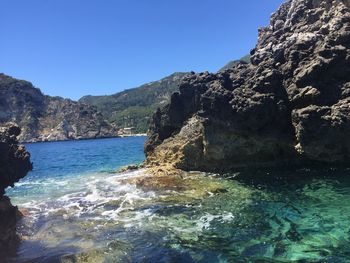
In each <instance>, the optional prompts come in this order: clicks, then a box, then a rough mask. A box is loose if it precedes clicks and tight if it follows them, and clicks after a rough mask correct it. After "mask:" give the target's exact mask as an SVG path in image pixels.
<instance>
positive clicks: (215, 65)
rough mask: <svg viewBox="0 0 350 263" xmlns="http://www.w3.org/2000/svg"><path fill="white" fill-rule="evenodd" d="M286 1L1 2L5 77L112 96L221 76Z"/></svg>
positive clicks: (49, 88)
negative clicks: (198, 75)
mask: <svg viewBox="0 0 350 263" xmlns="http://www.w3.org/2000/svg"><path fill="white" fill-rule="evenodd" d="M282 2H283V0H265V1H261V0H243V1H241V0H30V1H29V0H0V4H1V12H0V32H1V33H0V34H1V39H0V72H3V73H5V74H8V75H11V76H13V77H16V78H20V79H25V80H28V81H31V82H32V83H33V84H34V85H35V86H36V87H39V88H40V89H41V90H42V91H43V92H44V93H45V94H48V95H55V96H56V95H58V96H62V97H68V98H72V99H78V98H80V97H81V96H83V95H87V94H93V95H103V94H112V93H115V92H117V91H121V90H124V89H127V88H132V87H136V86H139V85H141V84H144V83H147V82H150V81H153V80H158V79H160V78H162V77H165V76H167V75H169V74H171V73H173V72H175V71H191V70H193V71H196V72H199V71H205V70H208V71H212V72H213V71H217V70H218V69H219V68H220V67H222V66H223V65H224V64H226V63H227V62H228V61H229V60H232V59H237V58H239V57H241V56H243V55H245V54H247V53H248V52H249V50H250V49H251V48H252V47H254V45H255V43H256V39H257V29H258V27H260V26H264V25H267V24H268V22H269V16H270V14H271V13H272V12H273V11H275V10H276V8H277V7H278V6H279V5H280V4H281V3H282Z"/></svg>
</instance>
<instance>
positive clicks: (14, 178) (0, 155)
mask: <svg viewBox="0 0 350 263" xmlns="http://www.w3.org/2000/svg"><path fill="white" fill-rule="evenodd" d="M20 132H21V130H20V129H19V128H18V127H17V126H13V125H11V126H8V127H3V128H0V233H1V235H0V258H2V256H1V255H3V254H7V255H8V254H9V251H10V250H12V249H14V248H15V247H16V245H17V244H18V242H19V237H18V236H17V234H16V223H17V220H18V219H19V218H20V217H21V213H20V212H19V211H18V208H17V207H15V206H13V205H12V204H11V202H10V199H9V198H8V197H7V196H5V189H6V188H7V187H10V186H11V187H13V186H14V184H15V183H16V182H18V181H19V180H20V179H21V178H23V177H24V176H26V174H27V173H28V172H29V171H30V170H31V169H32V163H31V162H30V154H29V153H28V152H27V151H26V149H25V148H24V146H21V145H18V141H17V136H19V134H20ZM4 252H5V253H4Z"/></svg>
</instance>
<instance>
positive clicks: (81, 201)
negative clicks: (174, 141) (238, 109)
mask: <svg viewBox="0 0 350 263" xmlns="http://www.w3.org/2000/svg"><path fill="white" fill-rule="evenodd" d="M145 139H146V138H145V137H127V138H110V139H99V140H83V141H65V142H45V143H31V144H26V145H25V146H26V148H27V149H28V151H29V152H30V153H31V160H32V162H33V164H34V169H33V171H31V172H30V173H29V174H28V175H27V176H26V177H25V178H24V179H22V180H20V182H18V183H16V184H15V187H14V188H9V189H7V191H6V193H7V195H8V196H9V197H10V198H11V200H12V203H13V204H14V205H17V206H18V208H19V209H20V211H21V212H22V213H23V215H24V216H23V218H22V219H21V220H20V221H19V223H18V227H17V228H18V233H19V234H20V235H21V236H22V242H21V244H20V246H19V248H18V249H17V251H15V252H13V253H10V252H9V255H7V256H6V259H0V262H2V261H4V262H35V263H36V262H39V263H40V262H41V263H51V262H62V263H66V262H101V263H102V262H164V263H165V262H184V263H186V262H203V263H204V262H213V263H215V262H218V263H219V262H221V263H224V262H225V263H226V262H350V170H349V169H346V168H334V167H333V168H319V169H315V168H313V169H310V168H303V169H297V170H285V171H284V170H283V169H278V170H277V169H275V170H271V171H266V170H264V171H260V170H250V171H244V172H233V173H231V174H221V175H219V174H208V173H200V172H192V173H189V174H188V175H184V176H183V178H181V183H180V184H181V187H180V186H178V185H177V183H176V182H175V183H174V182H172V183H169V184H171V185H166V184H165V185H164V184H163V185H162V186H161V187H159V188H157V187H154V185H153V187H152V177H149V175H148V174H147V173H148V172H147V170H145V169H138V170H134V171H129V172H119V171H118V170H119V169H120V168H121V167H123V166H126V165H132V164H140V163H141V162H142V161H143V160H144V159H145V156H144V153H143V144H144V142H145ZM143 177H144V178H146V180H150V181H149V184H148V185H150V186H151V187H142V184H138V183H137V182H138V180H139V178H143ZM178 180H180V179H178ZM179 182H180V181H179ZM1 260H2V261H1Z"/></svg>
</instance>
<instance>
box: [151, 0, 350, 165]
mask: <svg viewBox="0 0 350 263" xmlns="http://www.w3.org/2000/svg"><path fill="white" fill-rule="evenodd" d="M145 152H146V154H147V163H148V164H150V165H157V164H161V163H167V164H171V165H173V166H175V167H177V168H181V169H185V170H206V171H216V170H230V169H233V168H237V167H247V166H272V165H273V166H274V165H295V164H305V163H313V162H317V163H331V164H344V163H345V164H349V163H350V1H349V0H334V1H332V0H323V1H319V0H290V1H287V2H286V3H284V4H283V5H282V6H281V7H280V8H279V9H278V10H277V12H275V13H274V14H273V15H272V17H271V20H270V25H269V26H268V27H265V28H261V29H260V30H259V39H258V43H257V45H256V47H255V49H253V50H252V51H251V63H250V64H238V65H235V66H234V67H233V68H230V69H228V70H225V71H223V72H219V73H217V74H210V73H201V74H194V73H193V74H190V75H188V76H187V77H186V78H185V79H184V80H183V81H182V83H181V84H180V92H179V93H174V94H173V95H172V97H171V102H170V103H169V104H168V105H167V106H166V107H163V108H161V109H158V110H157V112H156V113H155V114H154V116H153V121H152V124H151V127H150V130H149V140H148V141H147V143H146V145H145Z"/></svg>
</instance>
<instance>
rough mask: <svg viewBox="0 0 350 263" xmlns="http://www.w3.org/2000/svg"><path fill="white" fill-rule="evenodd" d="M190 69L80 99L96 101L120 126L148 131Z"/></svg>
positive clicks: (100, 109) (81, 101) (82, 100)
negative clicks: (104, 94) (143, 83)
mask: <svg viewBox="0 0 350 263" xmlns="http://www.w3.org/2000/svg"><path fill="white" fill-rule="evenodd" d="M186 74H187V73H183V72H177V73H174V74H172V75H170V76H168V77H165V78H163V79H161V80H159V81H154V82H151V83H148V84H145V85H142V86H140V87H138V88H133V89H128V90H125V91H122V92H118V93H115V94H113V95H106V96H84V97H82V98H81V99H80V100H79V102H80V103H84V104H88V105H93V106H95V107H96V108H97V110H98V111H100V112H101V113H102V114H103V115H104V116H105V117H106V118H107V119H108V121H109V122H111V123H113V124H115V125H116V126H117V127H122V128H125V127H134V128H135V129H134V132H138V133H145V132H146V131H147V129H148V123H149V119H150V117H151V116H152V114H153V112H154V111H155V110H156V109H157V108H158V107H161V106H163V105H165V104H167V103H168V102H169V99H170V96H171V94H172V93H174V92H175V91H177V90H178V85H179V83H180V81H181V79H182V78H183V77H184V76H185V75H186Z"/></svg>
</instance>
